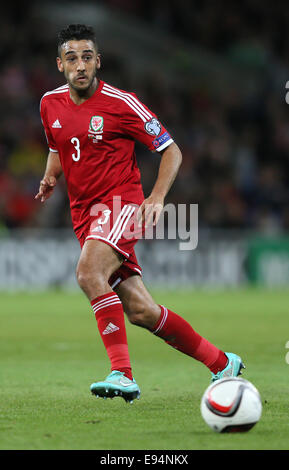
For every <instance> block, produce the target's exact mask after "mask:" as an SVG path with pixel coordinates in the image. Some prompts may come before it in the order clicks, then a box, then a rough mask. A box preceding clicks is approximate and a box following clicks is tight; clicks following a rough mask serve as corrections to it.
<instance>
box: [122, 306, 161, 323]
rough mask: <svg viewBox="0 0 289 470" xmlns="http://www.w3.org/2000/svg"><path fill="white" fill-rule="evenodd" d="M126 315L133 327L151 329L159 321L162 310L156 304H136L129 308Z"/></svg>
mask: <svg viewBox="0 0 289 470" xmlns="http://www.w3.org/2000/svg"><path fill="white" fill-rule="evenodd" d="M126 314H127V317H128V319H129V321H130V323H132V324H133V325H137V326H142V327H143V328H148V329H151V328H153V327H154V325H155V324H156V323H157V321H158V318H159V315H160V308H159V306H158V305H156V304H142V303H134V304H131V305H129V306H128V308H127V309H126Z"/></svg>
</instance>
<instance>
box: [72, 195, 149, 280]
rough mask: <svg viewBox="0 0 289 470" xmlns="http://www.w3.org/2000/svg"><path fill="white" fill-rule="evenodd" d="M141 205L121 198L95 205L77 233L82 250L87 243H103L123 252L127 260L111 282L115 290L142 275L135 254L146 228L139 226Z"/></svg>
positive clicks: (114, 274)
mask: <svg viewBox="0 0 289 470" xmlns="http://www.w3.org/2000/svg"><path fill="white" fill-rule="evenodd" d="M138 207H139V206H138V205H136V204H133V203H129V202H124V201H122V200H120V199H118V198H115V199H114V201H107V202H105V203H101V204H95V205H94V206H93V208H91V210H90V217H89V220H88V222H86V224H85V225H84V226H83V227H82V228H81V233H76V236H77V238H78V240H79V243H80V246H81V248H82V247H83V245H84V243H85V241H86V240H100V241H102V242H104V243H106V244H108V245H110V246H111V247H112V248H114V249H115V250H116V251H117V252H118V253H120V254H121V255H122V256H123V258H124V261H123V263H122V265H121V267H120V268H119V269H118V270H117V271H115V272H114V273H113V275H112V276H111V277H110V279H109V284H110V285H111V287H112V288H114V287H116V286H117V285H118V284H119V283H120V282H122V281H124V280H125V279H127V278H129V277H130V276H133V275H136V274H137V275H140V276H141V275H142V270H141V267H140V266H139V264H138V260H137V257H136V254H135V251H134V246H135V244H136V242H137V241H138V240H139V238H141V235H142V232H143V229H142V228H141V227H138V225H137V223H136V214H137V210H138Z"/></svg>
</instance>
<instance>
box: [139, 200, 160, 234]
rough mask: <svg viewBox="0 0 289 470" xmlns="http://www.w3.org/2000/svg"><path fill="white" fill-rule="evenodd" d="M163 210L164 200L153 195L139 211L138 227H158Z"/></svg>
mask: <svg viewBox="0 0 289 470" xmlns="http://www.w3.org/2000/svg"><path fill="white" fill-rule="evenodd" d="M163 208H164V199H163V198H161V197H156V196H153V195H152V194H151V195H150V196H149V197H148V198H146V199H145V200H144V201H143V203H142V204H141V205H140V207H139V209H138V211H137V222H138V225H139V226H142V225H144V226H145V228H147V227H149V226H150V225H151V224H152V225H153V226H155V225H157V223H158V220H159V218H160V215H161V213H162V210H163Z"/></svg>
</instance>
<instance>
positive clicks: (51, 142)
mask: <svg viewBox="0 0 289 470" xmlns="http://www.w3.org/2000/svg"><path fill="white" fill-rule="evenodd" d="M40 116H41V121H42V125H43V127H44V132H45V136H46V140H47V144H48V147H49V150H50V151H51V152H58V150H57V148H56V144H55V142H54V139H53V136H52V134H51V131H50V128H49V125H48V122H47V118H46V110H45V103H44V102H43V99H42V100H41V101H40Z"/></svg>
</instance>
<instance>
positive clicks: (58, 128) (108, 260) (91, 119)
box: [35, 24, 244, 402]
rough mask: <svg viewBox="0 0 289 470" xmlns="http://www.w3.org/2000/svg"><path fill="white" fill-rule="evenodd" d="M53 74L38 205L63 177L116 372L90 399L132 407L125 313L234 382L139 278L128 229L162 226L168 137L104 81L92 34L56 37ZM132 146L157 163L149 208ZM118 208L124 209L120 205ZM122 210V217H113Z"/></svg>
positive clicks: (227, 367) (224, 364)
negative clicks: (56, 78)
mask: <svg viewBox="0 0 289 470" xmlns="http://www.w3.org/2000/svg"><path fill="white" fill-rule="evenodd" d="M58 39H59V41H58V57H57V67H58V70H59V71H60V72H63V74H64V77H65V79H66V81H67V84H65V85H63V86H61V87H59V88H56V89H55V90H52V91H49V92H47V93H45V94H44V96H43V97H42V99H41V103H40V114H41V119H42V123H43V126H44V129H45V133H46V137H47V141H48V146H49V154H48V160H47V165H46V170H45V174H44V176H43V179H42V180H41V182H40V187H39V192H38V194H37V195H36V196H35V198H36V199H39V200H40V201H41V202H44V201H46V200H47V199H48V198H49V197H50V196H51V194H52V192H53V190H54V188H55V185H56V183H57V179H58V178H59V176H60V175H61V174H62V173H64V176H65V179H66V183H67V190H68V195H69V199H70V208H71V216H72V223H73V228H74V231H75V234H76V236H77V238H78V240H79V243H80V246H81V254H80V258H79V262H78V266H77V271H76V275H77V280H78V283H79V286H80V287H81V288H82V290H83V291H84V293H85V294H86V296H87V298H88V299H89V301H90V303H91V306H92V309H93V312H94V314H95V318H96V321H97V326H98V329H99V333H100V336H101V338H102V340H103V343H104V346H105V348H106V351H107V354H108V357H109V359H110V362H111V373H110V374H109V375H108V376H107V377H106V379H105V380H104V381H101V382H95V383H93V384H92V385H91V387H90V389H91V392H92V393H93V394H95V395H96V396H101V397H103V398H106V397H115V396H122V397H123V398H124V399H125V400H126V401H130V402H132V401H133V400H134V399H135V398H139V396H140V389H139V386H138V385H137V383H136V382H135V380H134V378H133V374H132V370H131V363H130V357H129V351H128V344H127V336H126V329H125V322H124V312H125V313H126V315H127V316H128V319H129V321H130V322H131V323H133V324H134V325H138V326H141V327H143V328H146V329H147V330H148V331H150V332H151V333H153V334H154V335H156V336H158V337H160V338H162V339H163V340H164V341H165V342H166V343H167V344H169V345H170V346H172V347H174V348H175V349H177V350H179V351H180V352H182V353H184V354H187V355H189V356H191V357H192V358H194V359H196V360H198V361H201V362H202V363H203V364H205V365H206V366H207V367H208V369H209V370H210V371H211V374H212V380H218V379H220V378H223V377H231V376H237V375H239V374H240V373H241V372H240V371H241V369H242V368H243V367H244V366H243V363H242V361H241V358H240V357H239V356H237V355H236V354H233V353H224V352H223V351H221V350H219V349H218V348H217V347H216V346H214V345H213V344H211V343H210V342H209V341H207V340H206V339H205V338H203V337H202V336H200V335H199V334H198V333H197V332H196V331H195V330H194V329H193V328H192V327H191V325H190V324H189V323H188V322H187V321H186V320H184V319H183V318H182V317H181V316H180V315H178V314H176V313H174V312H172V311H171V310H169V309H168V308H167V307H165V306H163V305H158V304H157V303H156V302H155V301H154V300H153V298H152V297H151V295H150V294H149V292H148V291H147V289H146V287H145V286H144V283H143V281H142V277H141V267H140V266H139V264H138V261H137V258H136V255H135V252H134V245H135V243H136V241H137V240H138V239H139V237H137V236H133V237H129V236H127V232H128V227H129V226H130V230H131V227H134V229H135V233H137V226H138V225H140V230H143V229H144V227H145V226H149V225H152V224H153V225H156V224H157V222H158V220H159V217H160V214H161V211H162V209H163V206H164V200H165V197H166V194H167V193H168V191H169V189H170V187H171V185H172V184H173V181H174V179H175V177H176V175H177V172H178V169H179V166H180V164H181V160H182V156H181V152H180V149H179V148H178V146H177V144H176V143H175V142H174V141H173V138H172V137H171V136H170V134H169V132H168V131H167V130H166V129H165V127H164V126H163V124H162V123H161V122H160V121H159V120H158V118H157V117H156V115H155V114H154V113H153V112H152V111H151V110H149V109H148V108H147V107H146V106H145V105H144V104H143V103H142V102H141V101H140V100H139V99H138V98H137V96H136V95H135V94H134V93H128V92H126V91H123V90H120V89H118V88H116V87H114V86H112V85H109V84H107V83H105V82H104V81H102V80H100V79H99V78H98V70H99V69H100V65H101V59H100V54H99V51H98V46H97V44H96V39H95V33H94V31H93V29H92V28H91V27H89V26H86V25H79V24H76V25H69V26H68V27H67V28H65V29H63V30H62V31H60V33H59V35H58ZM135 140H138V141H139V142H141V143H143V144H144V145H146V146H147V147H148V149H149V150H151V151H157V152H158V153H159V154H160V155H161V159H160V165H159V171H158V176H157V179H156V181H155V184H154V186H153V189H152V191H151V194H150V195H149V196H148V197H147V198H144V195H143V191H142V186H141V183H140V172H139V169H138V167H137V163H136V158H135V153H134V147H135ZM115 198H117V200H118V204H115ZM115 206H117V207H115Z"/></svg>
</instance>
